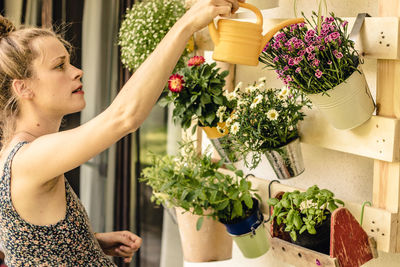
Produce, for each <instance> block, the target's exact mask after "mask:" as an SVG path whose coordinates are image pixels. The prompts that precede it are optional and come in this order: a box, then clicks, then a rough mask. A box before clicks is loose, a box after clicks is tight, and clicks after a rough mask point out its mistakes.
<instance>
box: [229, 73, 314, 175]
mask: <svg viewBox="0 0 400 267" xmlns="http://www.w3.org/2000/svg"><path fill="white" fill-rule="evenodd" d="M235 93H236V95H237V99H238V100H237V105H236V108H235V111H234V113H233V114H232V116H231V117H230V118H229V119H228V120H227V122H226V123H227V125H228V126H229V132H230V134H231V136H232V138H233V140H234V142H233V144H234V145H235V146H236V150H237V151H238V152H239V153H242V154H243V155H244V158H245V164H246V166H247V167H250V168H255V167H256V166H257V165H258V164H259V162H260V160H261V155H262V154H263V153H265V152H267V151H271V150H276V149H278V148H280V147H282V146H284V145H286V144H289V143H290V142H291V141H293V140H295V139H296V138H298V137H299V131H298V122H299V121H301V120H303V118H304V116H305V115H304V113H303V111H302V108H303V107H305V106H307V107H310V102H309V100H307V98H306V97H305V96H304V95H303V94H302V93H301V92H299V91H298V90H290V89H289V88H288V87H286V86H284V87H283V88H281V89H276V88H267V85H266V83H265V78H261V79H260V80H259V82H258V83H253V84H252V85H250V86H247V87H245V88H243V84H242V83H241V82H240V83H239V84H238V85H237V86H236V88H235ZM250 152H253V156H252V158H251V162H249V161H248V159H247V155H248V154H249V153H250Z"/></svg>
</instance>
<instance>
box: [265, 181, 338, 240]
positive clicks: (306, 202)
mask: <svg viewBox="0 0 400 267" xmlns="http://www.w3.org/2000/svg"><path fill="white" fill-rule="evenodd" d="M268 204H269V205H271V206H273V207H274V211H273V214H272V217H271V219H272V220H273V219H274V218H276V222H277V224H278V225H280V224H281V223H283V224H284V225H285V231H286V232H289V233H290V237H291V238H292V239H293V240H294V241H296V240H297V235H298V234H302V233H303V232H304V231H306V230H307V232H308V233H309V234H316V233H317V231H316V227H317V226H319V225H321V224H322V222H324V221H325V220H326V219H327V218H328V217H327V216H328V215H329V214H330V213H332V212H333V211H334V210H335V209H337V208H338V205H342V206H344V203H343V201H341V200H339V199H336V198H334V194H333V193H332V192H331V191H329V190H327V189H319V188H318V186H316V185H314V186H312V187H310V188H308V189H307V191H306V192H300V191H298V190H295V191H293V192H286V193H285V194H283V196H282V199H281V200H278V199H276V198H271V199H269V200H268Z"/></svg>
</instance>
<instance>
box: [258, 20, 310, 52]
mask: <svg viewBox="0 0 400 267" xmlns="http://www.w3.org/2000/svg"><path fill="white" fill-rule="evenodd" d="M302 22H304V18H295V19H288V20H285V21H283V22H281V23H279V24H278V25H276V26H275V27H273V28H272V29H271V30H270V31H269V32H267V33H266V34H265V35H264V36H263V37H262V41H261V47H260V51H259V52H260V54H261V52H262V51H263V50H264V47H265V46H266V45H267V43H268V42H269V41H270V40H271V39H272V37H273V36H274V35H275V34H276V33H277V32H278V31H280V30H281V29H283V28H285V27H287V26H289V25H292V24H297V23H302Z"/></svg>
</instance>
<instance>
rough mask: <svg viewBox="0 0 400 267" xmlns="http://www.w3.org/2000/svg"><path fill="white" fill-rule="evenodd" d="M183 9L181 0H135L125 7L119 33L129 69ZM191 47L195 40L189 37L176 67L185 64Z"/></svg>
mask: <svg viewBox="0 0 400 267" xmlns="http://www.w3.org/2000/svg"><path fill="white" fill-rule="evenodd" d="M185 12H186V9H185V7H184V1H182V0H148V1H143V2H135V4H133V6H132V8H128V9H127V10H126V14H125V17H124V20H123V21H122V23H121V27H120V29H119V33H118V45H120V46H121V62H122V64H123V65H124V66H125V67H126V68H127V69H129V70H130V71H135V70H136V69H137V68H139V66H140V65H141V64H142V63H143V62H144V61H145V60H146V58H147V57H148V56H149V55H150V53H152V52H153V50H154V49H155V48H156V47H157V45H158V44H159V43H160V42H161V40H162V39H163V38H164V36H165V35H166V34H167V32H168V31H169V30H170V28H171V27H172V26H173V25H174V24H175V22H176V21H177V20H178V19H179V18H180V17H182V16H183V14H184V13H185ZM193 50H194V42H193V39H191V40H190V41H189V43H188V45H187V47H186V49H185V50H184V52H183V54H182V57H181V58H180V60H179V61H178V63H177V66H176V69H180V68H182V67H183V66H184V65H185V63H184V61H185V59H186V58H187V56H188V54H189V53H191V52H192V51H193Z"/></svg>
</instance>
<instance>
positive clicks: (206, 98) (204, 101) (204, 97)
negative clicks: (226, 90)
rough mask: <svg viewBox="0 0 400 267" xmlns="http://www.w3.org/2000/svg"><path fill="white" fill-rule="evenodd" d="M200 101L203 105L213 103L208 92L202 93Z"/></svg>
mask: <svg viewBox="0 0 400 267" xmlns="http://www.w3.org/2000/svg"><path fill="white" fill-rule="evenodd" d="M200 101H201V103H202V104H203V105H205V104H209V103H211V97H210V95H208V94H202V95H201V97H200Z"/></svg>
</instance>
